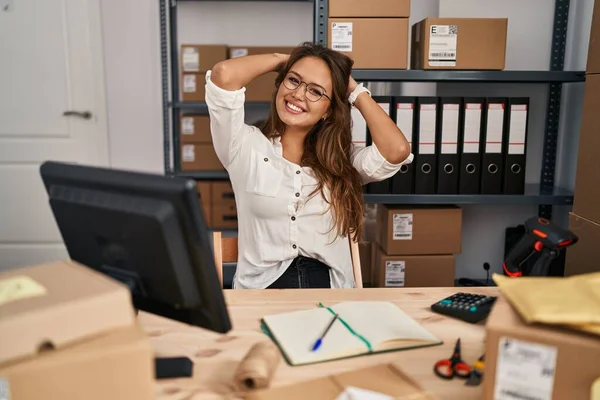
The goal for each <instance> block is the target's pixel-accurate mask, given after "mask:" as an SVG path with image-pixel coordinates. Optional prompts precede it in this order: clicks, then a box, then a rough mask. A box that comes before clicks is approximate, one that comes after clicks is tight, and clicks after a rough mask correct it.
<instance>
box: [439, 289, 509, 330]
mask: <svg viewBox="0 0 600 400" xmlns="http://www.w3.org/2000/svg"><path fill="white" fill-rule="evenodd" d="M496 298H497V297H496V296H485V295H481V294H472V293H462V292H460V293H456V294H453V295H452V296H450V297H446V298H445V299H443V300H440V301H438V302H437V303H435V304H432V306H431V310H432V311H435V312H436V313H439V314H443V315H447V316H449V317H453V318H458V319H460V320H463V321H465V322H470V323H472V324H474V323H477V322H479V321H481V320H484V319H486V318H487V316H488V315H489V313H490V311H492V306H493V305H494V302H495V301H496Z"/></svg>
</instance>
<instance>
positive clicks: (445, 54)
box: [411, 18, 508, 70]
mask: <svg viewBox="0 0 600 400" xmlns="http://www.w3.org/2000/svg"><path fill="white" fill-rule="evenodd" d="M507 30H508V19H507V18H426V19H424V20H422V21H421V22H419V23H417V24H415V25H413V27H412V43H411V68H412V69H462V70H503V69H504V65H505V58H506V37H507Z"/></svg>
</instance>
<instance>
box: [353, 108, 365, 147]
mask: <svg viewBox="0 0 600 400" xmlns="http://www.w3.org/2000/svg"><path fill="white" fill-rule="evenodd" d="M350 116H351V117H352V143H353V144H354V145H355V146H358V147H365V146H366V145H367V121H365V118H364V117H363V116H362V114H361V113H360V111H358V108H356V107H355V106H352V108H351V109H350Z"/></svg>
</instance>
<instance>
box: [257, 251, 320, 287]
mask: <svg viewBox="0 0 600 400" xmlns="http://www.w3.org/2000/svg"><path fill="white" fill-rule="evenodd" d="M308 288H331V283H330V280H329V267H328V266H327V265H326V264H324V263H322V262H321V261H318V260H315V259H313V258H308V257H303V256H298V257H296V258H294V260H293V261H292V263H291V264H290V266H289V267H288V268H287V269H286V270H285V272H284V273H283V275H281V276H280V277H279V278H278V279H277V280H276V281H275V282H273V283H272V284H271V286H269V287H267V289H308Z"/></svg>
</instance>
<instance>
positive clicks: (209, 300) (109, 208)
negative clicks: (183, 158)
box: [40, 162, 231, 333]
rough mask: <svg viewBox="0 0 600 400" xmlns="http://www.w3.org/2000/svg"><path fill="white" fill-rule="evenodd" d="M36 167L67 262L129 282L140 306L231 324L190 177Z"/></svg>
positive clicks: (224, 326) (225, 327)
mask: <svg viewBox="0 0 600 400" xmlns="http://www.w3.org/2000/svg"><path fill="white" fill-rule="evenodd" d="M40 171H41V175H42V179H43V181H44V185H45V186H46V190H47V192H48V195H49V198H50V206H51V208H52V212H53V213H54V216H55V219H56V222H57V224H58V227H59V230H60V232H61V235H62V237H63V240H64V243H65V245H66V247H67V251H68V252H69V256H70V258H71V259H72V260H74V261H77V262H79V263H81V264H82V265H85V266H87V267H89V268H93V269H95V270H97V271H99V272H102V273H104V274H107V275H109V276H111V277H113V278H114V279H117V280H119V281H121V282H123V283H125V284H126V285H128V286H129V287H130V289H131V292H132V299H133V303H134V306H135V307H136V308H138V309H140V310H144V311H148V312H151V313H155V314H158V315H162V316H165V317H168V318H172V319H176V320H179V321H182V322H186V323H189V324H193V325H197V326H201V327H204V328H206V329H210V330H213V331H216V332H222V333H225V332H227V331H229V330H230V329H231V323H230V320H229V316H228V313H227V308H226V305H225V301H224V297H223V291H222V287H221V285H220V282H219V279H218V277H217V273H216V269H215V262H214V257H213V253H212V248H211V244H210V235H209V231H208V229H207V228H206V224H205V222H204V217H203V215H202V211H201V208H200V207H201V206H200V200H199V196H198V193H197V191H196V187H195V182H194V181H192V180H187V179H179V178H169V177H165V176H160V175H151V174H144V173H137V172H128V171H118V170H111V169H105V168H97V167H88V166H80V165H72V164H63V163H56V162H47V163H44V164H43V165H42V166H41V168H40Z"/></svg>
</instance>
